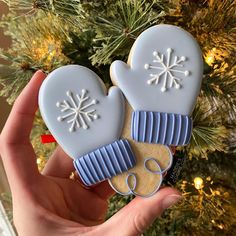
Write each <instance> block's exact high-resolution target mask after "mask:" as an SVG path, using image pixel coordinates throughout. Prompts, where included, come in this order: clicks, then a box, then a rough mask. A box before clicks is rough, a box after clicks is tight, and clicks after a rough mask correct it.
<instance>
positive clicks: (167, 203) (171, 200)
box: [162, 194, 183, 209]
mask: <svg viewBox="0 0 236 236" xmlns="http://www.w3.org/2000/svg"><path fill="white" fill-rule="evenodd" d="M182 198H183V197H182V196H181V195H177V194H172V195H169V196H167V197H166V198H164V200H163V201H162V208H163V209H167V208H170V207H172V206H173V205H174V204H176V203H177V202H178V201H180V200H181V199H182Z"/></svg>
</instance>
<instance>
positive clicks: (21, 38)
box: [0, 0, 236, 235]
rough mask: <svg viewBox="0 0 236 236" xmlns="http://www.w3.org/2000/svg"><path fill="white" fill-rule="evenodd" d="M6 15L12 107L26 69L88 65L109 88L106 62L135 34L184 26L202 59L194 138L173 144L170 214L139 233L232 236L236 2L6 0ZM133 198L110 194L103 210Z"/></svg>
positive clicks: (40, 148)
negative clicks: (175, 195)
mask: <svg viewBox="0 0 236 236" xmlns="http://www.w3.org/2000/svg"><path fill="white" fill-rule="evenodd" d="M4 2H5V3H6V4H7V5H8V7H9V10H10V13H9V14H8V15H6V16H4V17H3V18H2V19H1V23H0V26H1V27H3V29H4V32H5V34H6V35H8V36H10V37H11V39H12V46H11V48H9V49H7V50H3V49H0V57H1V58H3V59H5V60H6V61H8V62H9V65H7V66H6V65H1V69H0V82H1V84H2V85H3V87H2V89H1V91H0V95H1V96H4V97H6V99H7V101H8V102H9V103H10V104H12V103H13V102H14V100H15V99H16V97H17V96H18V95H19V93H20V92H21V90H22V89H23V87H24V86H25V85H26V84H27V82H28V81H29V79H30V78H31V76H32V74H33V73H34V72H35V71H36V70H38V69H41V70H43V71H44V72H46V73H49V72H50V71H52V70H54V69H55V68H58V67H60V66H62V65H66V64H80V65H84V66H86V67H89V68H91V69H92V70H93V71H95V72H96V73H97V74H98V75H99V76H100V77H101V78H103V80H104V82H105V83H106V85H107V87H109V86H111V81H110V78H109V67H110V64H111V62H112V61H114V60H115V59H121V60H123V61H126V60H127V57H128V54H129V51H130V48H131V46H132V44H133V43H134V41H135V39H136V38H137V36H138V35H139V34H140V33H141V32H142V31H144V30H145V29H147V28H148V27H150V26H152V25H156V24H160V23H166V24H172V25H177V26H180V27H182V28H183V29H185V30H187V31H188V32H190V33H191V34H192V35H193V36H194V37H195V38H196V39H197V41H198V43H199V45H200V47H201V49H202V52H203V56H204V62H205V63H204V77H203V83H202V89H201V93H200V95H199V98H198V102H197V106H196V108H195V110H194V113H193V121H194V127H193V134H192V138H191V143H190V144H189V145H188V146H186V147H182V148H177V150H176V154H175V155H176V156H181V157H182V158H186V162H185V166H184V168H183V170H182V177H181V178H180V179H179V180H178V182H177V184H176V186H175V187H176V188H178V189H180V190H181V191H182V192H183V196H184V200H183V201H182V202H181V203H180V204H178V205H176V206H174V207H172V208H171V209H169V210H167V211H166V212H165V213H164V215H163V216H162V217H161V218H160V219H158V220H157V221H156V222H154V223H153V225H152V226H151V227H150V229H149V230H148V231H147V232H146V233H145V235H157V234H159V235H236V193H235V191H236V172H235V168H236V149H235V147H236V135H235V131H236V128H235V123H236V119H235V118H236V107H235V104H236V103H235V101H236V73H235V72H236V64H235V62H236V58H235V55H236V41H235V38H236V15H235V12H236V2H235V1H234V0H222V1H217V0H208V1H206V0H199V1H191V0H173V1H168V0H154V1H149V0H126V1H110V0H104V1H97V0H95V1H90V0H71V1H58V0H54V1H51V0H45V1H42V0H4ZM46 133H48V130H47V128H46V126H45V124H44V122H43V121H42V119H41V117H40V114H39V113H38V114H37V117H36V119H35V125H34V128H33V131H32V135H31V137H32V143H33V146H34V148H35V150H36V154H37V156H38V159H37V163H38V167H39V169H42V168H43V166H44V165H45V163H46V161H47V157H48V156H49V155H50V153H51V152H52V151H53V149H54V148H55V144H47V145H43V144H41V143H40V135H41V134H46ZM131 198H132V197H123V196H118V195H116V196H114V197H113V198H112V199H111V200H110V208H109V212H108V216H107V217H110V216H111V215H112V214H114V213H115V212H117V211H118V210H119V208H121V207H122V206H124V205H125V204H127V203H128V202H129V201H130V200H131Z"/></svg>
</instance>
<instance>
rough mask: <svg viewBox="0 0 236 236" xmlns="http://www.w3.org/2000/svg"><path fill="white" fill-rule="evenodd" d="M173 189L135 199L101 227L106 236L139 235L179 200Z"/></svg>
mask: <svg viewBox="0 0 236 236" xmlns="http://www.w3.org/2000/svg"><path fill="white" fill-rule="evenodd" d="M181 198H182V197H181V194H180V193H179V192H178V191H177V190H175V189H173V188H163V189H161V190H160V191H159V192H157V193H156V194H155V195H154V196H152V197H150V198H141V197H136V198H135V199H134V200H133V201H131V202H130V203H129V204H128V205H126V206H125V207H124V208H122V209H121V210H120V211H119V212H118V213H116V214H115V215H114V216H113V217H111V218H110V219H109V220H108V221H106V222H105V223H104V225H103V227H104V229H105V231H104V232H106V233H108V234H106V235H110V234H111V235H127V236H132V235H141V234H142V233H143V232H144V231H145V230H146V229H147V228H148V227H149V226H150V225H151V224H152V222H153V221H154V220H155V219H156V218H157V217H159V216H160V215H161V214H162V213H163V211H164V210H165V209H167V208H169V207H171V206H172V205H174V204H175V203H177V202H178V201H179V200H180V199H181Z"/></svg>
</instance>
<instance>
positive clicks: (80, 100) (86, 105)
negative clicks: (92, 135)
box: [56, 89, 99, 132]
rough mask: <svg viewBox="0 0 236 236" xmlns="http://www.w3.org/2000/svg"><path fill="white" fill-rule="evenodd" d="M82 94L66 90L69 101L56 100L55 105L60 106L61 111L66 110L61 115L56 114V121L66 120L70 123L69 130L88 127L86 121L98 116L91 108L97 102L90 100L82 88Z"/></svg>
mask: <svg viewBox="0 0 236 236" xmlns="http://www.w3.org/2000/svg"><path fill="white" fill-rule="evenodd" d="M81 92H82V95H81V96H80V95H78V94H75V95H74V94H73V93H72V92H71V91H67V92H66V95H67V96H68V97H69V101H67V100H64V101H63V102H57V103H56V106H57V107H59V108H61V112H62V113H64V112H66V114H65V115H63V116H58V118H57V120H58V121H60V122H61V121H64V120H67V123H68V124H71V126H70V128H69V131H70V132H73V131H76V128H81V127H82V128H83V129H88V128H89V125H88V122H92V121H93V120H96V119H98V118H99V116H98V115H97V114H95V111H96V110H95V109H92V110H91V107H93V106H94V105H95V104H97V103H98V101H97V100H96V99H93V100H91V98H90V97H89V96H86V95H87V91H86V90H85V89H82V91H81Z"/></svg>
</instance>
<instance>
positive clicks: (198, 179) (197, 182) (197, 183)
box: [193, 177, 204, 190]
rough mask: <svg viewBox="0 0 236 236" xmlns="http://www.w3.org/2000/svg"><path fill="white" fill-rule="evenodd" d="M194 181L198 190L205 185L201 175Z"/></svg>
mask: <svg viewBox="0 0 236 236" xmlns="http://www.w3.org/2000/svg"><path fill="white" fill-rule="evenodd" d="M193 182H194V187H195V188H196V189H198V190H199V189H202V188H203V187H204V184H203V179H202V178H200V177H196V178H194V180H193Z"/></svg>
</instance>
